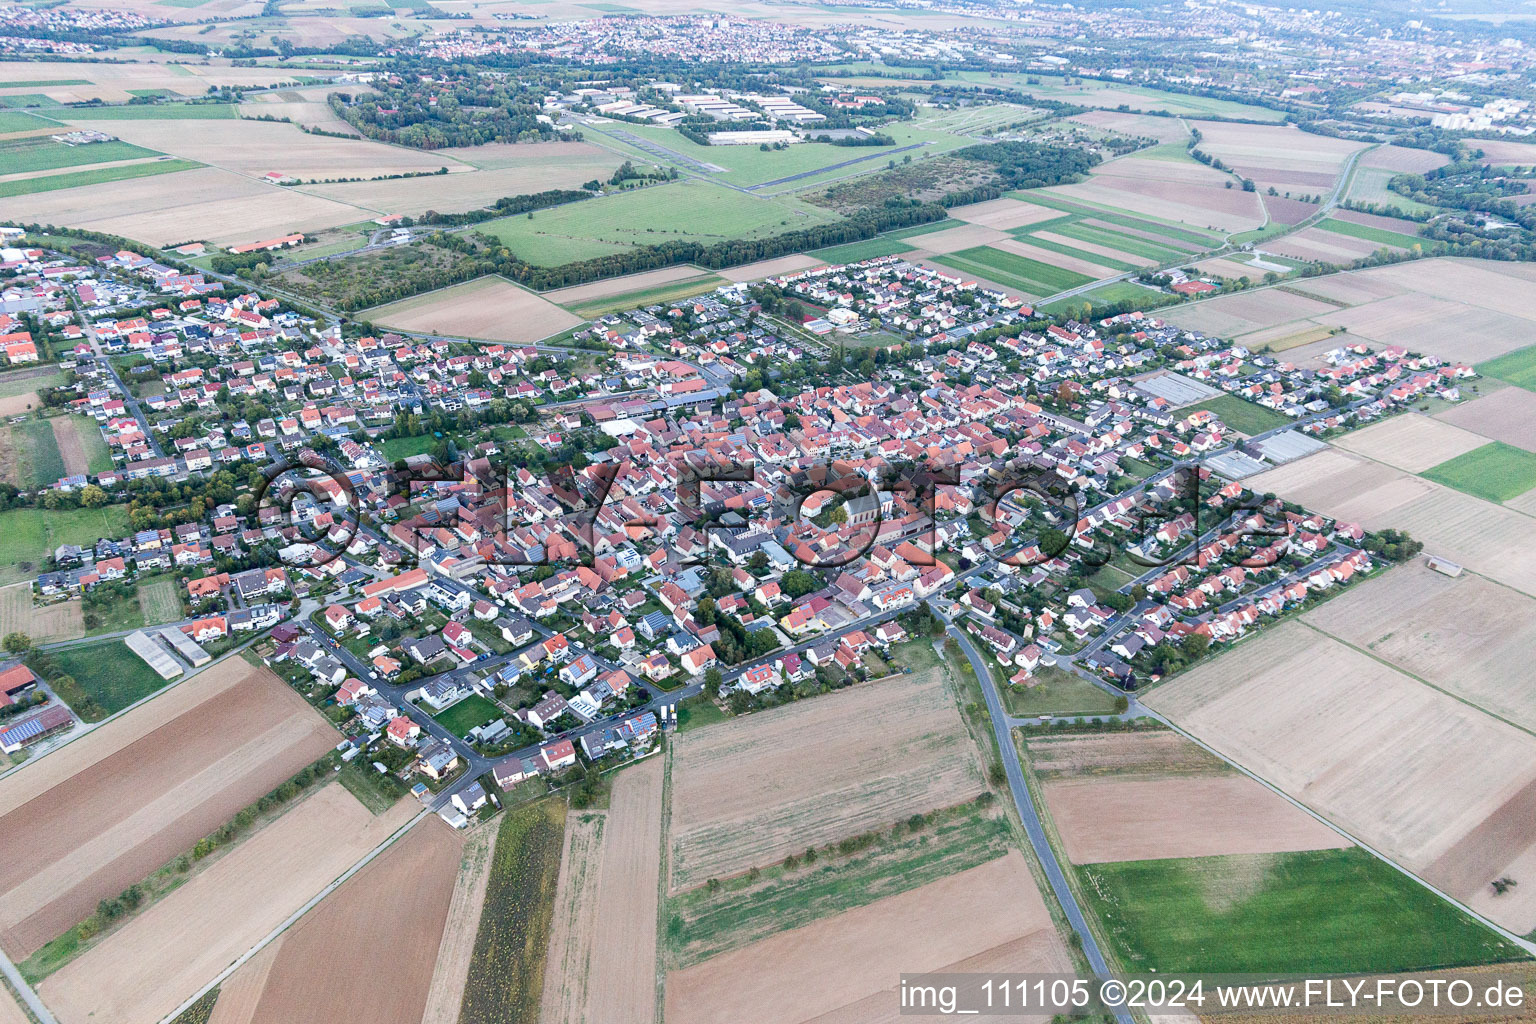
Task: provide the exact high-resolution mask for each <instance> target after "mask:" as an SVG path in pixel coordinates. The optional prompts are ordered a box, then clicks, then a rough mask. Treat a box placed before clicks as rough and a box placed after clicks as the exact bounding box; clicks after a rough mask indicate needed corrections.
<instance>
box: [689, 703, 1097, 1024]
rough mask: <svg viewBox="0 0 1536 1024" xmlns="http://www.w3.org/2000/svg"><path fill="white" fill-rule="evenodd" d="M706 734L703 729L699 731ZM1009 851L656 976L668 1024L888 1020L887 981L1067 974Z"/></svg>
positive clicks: (1057, 942) (890, 993)
mask: <svg viewBox="0 0 1536 1024" xmlns="http://www.w3.org/2000/svg"><path fill="white" fill-rule="evenodd" d="M710 731H713V730H710ZM1071 962H1072V961H1071V959H1070V957H1069V956H1068V954H1067V950H1066V947H1065V946H1064V945H1063V944H1062V942H1061V939H1060V938H1059V937H1058V935H1057V934H1056V930H1055V927H1054V925H1053V924H1052V922H1051V918H1050V914H1049V912H1048V911H1047V910H1046V907H1045V903H1044V901H1043V900H1042V899H1041V898H1040V892H1039V890H1038V889H1037V888H1036V887H1035V882H1034V879H1033V878H1032V877H1031V876H1030V872H1029V868H1028V867H1027V866H1026V865H1025V863H1024V857H1023V855H1022V854H1020V853H1018V852H1017V851H1014V852H1010V853H1008V854H1007V855H1005V856H1003V857H999V858H997V859H996V860H992V861H989V862H987V863H985V864H982V865H980V866H979V867H974V868H971V869H969V870H966V871H962V872H959V873H958V874H955V875H951V876H949V877H948V878H944V879H940V880H939V881H936V882H930V883H928V884H927V885H924V886H920V887H919V888H916V889H911V890H908V891H907V892H904V893H901V894H900V895H896V896H889V897H886V898H885V899H882V900H878V901H876V902H874V903H871V904H868V905H867V906H863V907H859V908H858V909H856V910H850V911H847V912H845V913H842V914H838V915H836V916H834V917H829V918H824V919H822V920H820V921H817V922H816V923H815V924H811V925H806V926H805V927H803V928H796V929H794V930H792V931H787V932H781V933H779V934H778V935H774V936H771V937H769V938H766V939H763V940H761V941H759V942H754V943H753V944H751V945H750V946H745V947H743V948H741V949H738V950H733V951H731V952H729V953H724V954H721V955H720V956H717V957H714V958H713V959H710V960H706V961H705V962H704V963H701V964H696V965H695V966H693V967H688V968H685V969H684V970H681V971H677V972H674V973H672V974H669V975H668V976H667V994H666V1020H667V1021H668V1024H717V1022H720V1021H752V1022H753V1024H801V1022H807V1024H808V1022H811V1021H817V1022H828V1024H830V1022H831V1021H834V1020H835V1021H836V1022H837V1024H875V1022H877V1021H878V1022H887V1021H894V1020H896V1019H897V1007H898V996H897V991H896V987H895V985H894V981H895V978H896V974H897V972H898V971H989V970H1008V971H1038V972H1049V971H1067V970H1070V969H1071V967H1070V965H1071Z"/></svg>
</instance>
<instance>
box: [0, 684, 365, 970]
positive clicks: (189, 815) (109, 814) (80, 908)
mask: <svg viewBox="0 0 1536 1024" xmlns="http://www.w3.org/2000/svg"><path fill="white" fill-rule="evenodd" d="M171 692H172V693H173V694H175V695H176V697H177V698H183V699H178V700H162V699H157V700H154V701H150V702H149V703H147V704H145V705H143V706H142V707H140V708H137V709H135V710H134V711H132V712H130V713H129V714H127V715H124V716H123V717H122V718H120V719H117V720H115V721H113V722H112V723H110V724H108V725H106V726H104V727H102V728H100V729H97V730H94V731H93V732H92V733H90V734H88V735H87V736H86V737H84V738H82V739H81V740H77V741H75V742H74V743H71V744H69V745H68V746H66V747H64V748H63V749H62V750H60V751H57V752H55V753H54V754H51V755H49V757H47V758H46V759H44V760H43V761H42V762H41V764H42V765H43V766H45V769H44V770H42V771H40V772H34V771H33V770H32V769H28V770H25V771H22V772H19V773H17V774H16V775H15V776H12V777H11V778H8V779H6V780H4V782H3V783H0V793H3V794H5V796H6V803H7V807H6V812H5V814H4V815H3V816H0V831H3V832H5V833H6V834H10V835H25V836H28V837H29V840H28V842H27V843H26V844H25V848H24V849H18V850H16V851H14V852H13V854H12V855H11V856H9V857H7V858H6V859H5V861H4V863H3V864H0V929H3V930H0V944H3V945H4V948H5V950H6V951H7V953H9V954H10V955H11V956H12V957H13V958H15V959H23V958H25V957H26V956H27V955H28V954H30V953H31V952H32V951H33V950H36V949H37V948H38V947H39V946H41V945H43V944H44V943H45V942H48V941H49V940H50V939H53V938H54V937H56V936H57V935H59V934H60V933H62V932H63V931H64V930H65V929H67V928H69V927H70V926H71V925H74V924H76V923H77V922H79V921H82V920H84V919H85V918H86V917H87V916H89V915H90V913H91V911H93V910H94V909H95V908H96V903H97V901H99V900H101V899H103V898H105V897H109V896H116V895H117V894H118V893H120V892H122V890H123V889H125V888H126V887H127V886H129V885H130V884H132V883H134V882H137V881H140V880H141V879H143V878H144V877H146V876H147V875H149V874H150V873H151V872H153V871H154V870H155V869H157V868H159V867H160V866H161V865H162V864H164V863H166V862H167V861H169V860H170V859H171V858H173V857H175V856H176V855H178V854H180V853H184V852H186V851H187V850H190V849H191V848H192V845H193V844H194V843H195V842H196V841H197V840H198V839H200V838H202V837H203V836H205V835H207V834H208V833H210V832H212V831H214V830H215V829H217V828H218V827H219V826H220V825H222V824H224V823H225V822H226V821H228V820H229V819H230V818H231V817H233V816H234V814H235V813H236V812H237V811H239V810H240V809H241V808H243V807H245V806H246V805H248V804H250V803H252V802H254V801H255V800H256V799H257V798H258V797H261V796H263V795H264V794H266V793H267V792H269V791H270V790H272V789H273V788H274V787H276V786H277V785H278V784H279V783H281V782H283V781H285V780H287V779H288V778H289V777H290V776H291V775H293V774H294V773H295V772H297V771H298V770H299V769H300V768H302V767H304V766H305V765H307V764H309V763H310V762H312V761H314V760H315V759H316V758H318V757H319V756H320V755H321V754H323V753H325V752H326V751H327V750H329V749H330V747H331V746H332V744H334V742H335V739H336V733H335V731H334V730H332V729H331V727H330V726H329V725H328V724H327V723H326V722H325V720H324V719H323V718H321V717H320V716H319V715H318V714H316V713H315V711H314V709H312V708H311V707H310V706H309V705H308V704H307V703H305V702H304V700H303V699H302V698H300V697H299V696H298V695H297V694H296V693H294V692H293V691H292V690H291V689H290V688H289V687H288V686H287V684H285V683H283V682H282V681H281V680H280V679H278V678H277V677H276V676H274V675H272V673H271V672H269V671H267V670H266V669H264V668H263V669H256V668H253V667H252V666H251V665H249V664H247V663H246V662H245V661H243V660H242V659H240V658H230V659H227V660H225V661H223V662H221V663H220V664H218V665H216V666H214V667H212V668H210V669H208V670H207V671H205V672H202V673H200V674H198V675H196V676H194V677H193V678H192V679H190V680H189V681H187V682H186V683H184V684H182V685H180V686H178V687H176V688H175V690H173V691H171ZM193 694H195V695H197V697H194V698H192V700H191V702H190V703H189V702H187V701H186V700H184V698H188V697H189V696H190V695H193ZM54 761H59V764H58V765H57V766H55V765H54V764H52V763H51V762H54ZM56 767H57V768H59V769H62V770H63V772H65V773H66V774H63V775H62V777H60V776H59V775H57V774H56V773H55V772H54V771H51V770H50V769H55V768H56Z"/></svg>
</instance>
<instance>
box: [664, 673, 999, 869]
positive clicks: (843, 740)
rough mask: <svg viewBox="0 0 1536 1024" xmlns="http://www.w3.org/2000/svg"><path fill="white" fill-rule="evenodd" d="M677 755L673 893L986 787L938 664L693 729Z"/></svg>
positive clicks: (955, 800)
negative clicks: (826, 764)
mask: <svg viewBox="0 0 1536 1024" xmlns="http://www.w3.org/2000/svg"><path fill="white" fill-rule="evenodd" d="M828 757H832V758H834V759H835V762H836V770H828V771H816V770H808V766H811V765H815V764H819V763H821V762H822V761H823V760H824V759H826V758H828ZM674 758H675V762H674V773H673V783H672V785H673V788H672V826H671V836H672V850H673V853H672V877H671V888H672V891H673V892H681V891H682V890H684V889H688V888H691V887H692V886H695V885H699V884H701V883H702V882H704V881H705V880H706V879H709V878H714V877H721V876H728V875H733V874H735V873H737V872H741V871H745V870H747V869H748V868H750V867H752V866H754V865H761V864H768V863H773V862H777V861H781V860H783V859H784V857H785V856H787V855H788V854H790V853H799V852H801V851H803V850H804V849H806V848H807V847H809V846H824V845H826V844H827V843H829V842H834V841H836V840H838V839H840V838H843V837H845V836H850V835H857V834H859V833H862V832H866V831H869V830H870V829H873V828H879V827H883V826H885V825H888V824H890V823H891V822H892V821H897V820H900V819H903V818H906V817H908V816H910V815H912V814H914V813H917V812H920V811H928V810H933V809H935V808H939V807H948V806H951V805H953V804H956V803H959V802H961V801H963V800H965V799H967V798H968V797H972V796H975V795H976V794H977V793H978V792H980V791H981V790H982V789H983V788H985V784H984V782H983V781H982V777H981V771H980V765H979V762H978V760H977V757H976V754H975V751H974V748H973V746H972V744H971V743H970V741H969V739H968V737H967V734H966V731H965V726H964V723H963V722H962V721H961V720H960V714H959V711H958V710H957V708H956V706H955V702H954V697H953V696H952V695H951V693H950V692H949V690H948V689H947V687H946V685H945V680H944V675H943V670H942V669H940V668H934V669H930V670H928V671H926V672H919V673H915V674H913V675H907V676H898V677H895V678H891V679H886V680H883V681H881V682H879V683H874V684H869V685H864V686H856V687H851V688H849V689H846V690H840V691H838V692H836V693H833V694H829V695H827V696H825V697H819V698H817V699H816V700H813V701H803V702H799V703H796V704H791V705H789V706H787V707H782V708H777V709H775V710H773V711H770V712H764V713H761V714H755V715H748V716H744V717H741V718H736V719H732V720H731V721H729V722H726V723H723V724H721V725H718V726H714V727H711V728H709V729H701V730H698V731H695V732H688V733H683V734H681V735H679V736H678V738H677V740H676V745H675V750H674Z"/></svg>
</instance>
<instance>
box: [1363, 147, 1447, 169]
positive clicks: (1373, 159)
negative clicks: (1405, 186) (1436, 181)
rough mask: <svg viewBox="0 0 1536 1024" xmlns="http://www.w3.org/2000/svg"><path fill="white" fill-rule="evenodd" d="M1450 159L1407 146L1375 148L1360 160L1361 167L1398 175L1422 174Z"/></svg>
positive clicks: (1441, 154)
mask: <svg viewBox="0 0 1536 1024" xmlns="http://www.w3.org/2000/svg"><path fill="white" fill-rule="evenodd" d="M1450 162H1451V158H1450V157H1448V156H1446V155H1445V154H1444V153H1436V152H1433V151H1431V150H1428V149H1410V148H1408V147H1407V146H1377V147H1376V148H1375V149H1373V150H1371V151H1370V152H1369V153H1367V154H1365V155H1364V156H1362V157H1361V158H1360V166H1361V167H1380V168H1382V169H1383V170H1388V171H1395V172H1397V173H1399V174H1404V173H1409V172H1411V173H1414V174H1423V173H1424V172H1425V171H1432V170H1434V169H1435V168H1436V167H1444V166H1445V165H1446V164H1448V163H1450Z"/></svg>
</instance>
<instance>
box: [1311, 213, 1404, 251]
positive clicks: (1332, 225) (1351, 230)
mask: <svg viewBox="0 0 1536 1024" xmlns="http://www.w3.org/2000/svg"><path fill="white" fill-rule="evenodd" d="M1317 226H1318V227H1319V228H1321V229H1322V230H1324V231H1332V232H1333V233H1334V234H1336V235H1348V236H1349V237H1350V238H1360V239H1364V240H1365V241H1367V242H1375V243H1377V244H1378V245H1395V246H1397V247H1398V248H1399V249H1412V248H1413V247H1414V246H1416V245H1423V244H1424V239H1422V238H1415V237H1414V236H1413V235H1405V234H1402V233H1401V232H1398V231H1387V230H1386V229H1384V228H1373V227H1371V226H1370V225H1369V224H1356V223H1355V222H1354V221H1348V220H1338V219H1336V218H1333V217H1326V218H1324V219H1323V220H1321V221H1319V222H1318V224H1317Z"/></svg>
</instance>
